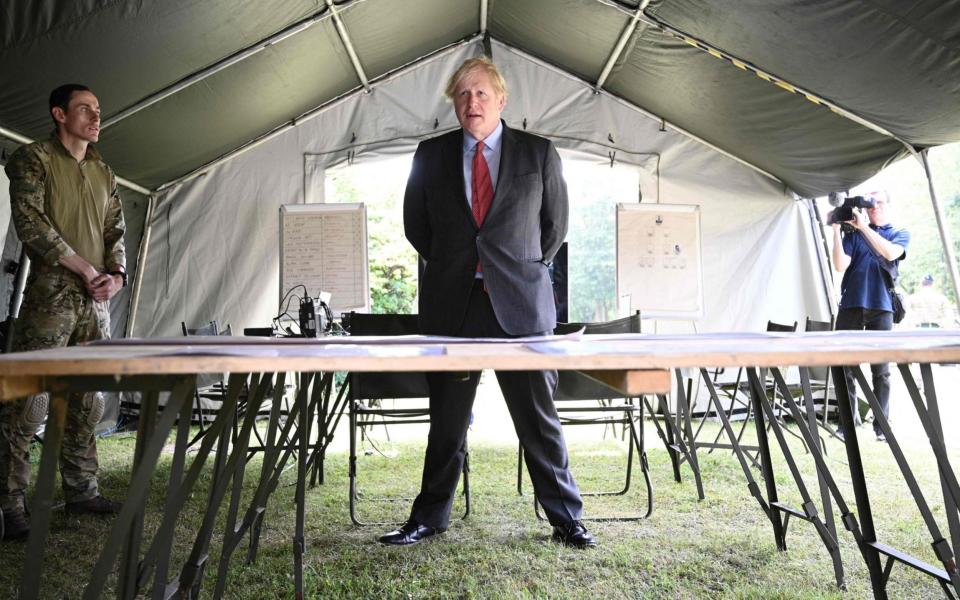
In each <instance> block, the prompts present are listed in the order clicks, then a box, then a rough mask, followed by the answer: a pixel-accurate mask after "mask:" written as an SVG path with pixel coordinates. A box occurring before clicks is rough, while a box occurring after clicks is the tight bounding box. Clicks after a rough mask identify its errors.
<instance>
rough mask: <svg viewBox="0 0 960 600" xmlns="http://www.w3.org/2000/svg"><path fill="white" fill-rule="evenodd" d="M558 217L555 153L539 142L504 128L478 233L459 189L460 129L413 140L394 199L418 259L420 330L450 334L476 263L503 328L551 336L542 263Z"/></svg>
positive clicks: (556, 244)
mask: <svg viewBox="0 0 960 600" xmlns="http://www.w3.org/2000/svg"><path fill="white" fill-rule="evenodd" d="M568 214H569V206H568V200H567V186H566V183H565V182H564V180H563V173H562V171H561V164H560V156H559V155H558V154H557V151H556V149H555V148H554V147H553V144H552V143H551V142H550V141H549V140H547V139H545V138H542V137H539V136H536V135H532V134H529V133H525V132H522V131H517V130H514V129H510V128H509V127H507V126H506V125H504V127H503V137H502V146H501V149H500V173H499V176H498V178H497V189H496V190H495V191H494V196H493V203H492V204H491V206H490V210H489V212H488V213H487V216H486V218H485V219H484V222H483V226H481V227H478V226H477V224H476V222H475V221H474V218H473V214H472V213H471V211H470V207H469V205H468V204H467V198H466V192H465V191H464V180H463V131H462V130H457V131H454V132H451V133H447V134H444V135H441V136H438V137H435V138H432V139H429V140H426V141H424V142H422V143H421V144H420V145H419V147H418V148H417V152H416V155H415V156H414V158H413V167H412V169H411V171H410V178H409V180H408V181H407V189H406V194H405V195H404V201H403V225H404V231H405V233H406V236H407V239H408V240H409V241H410V243H411V244H412V245H413V247H414V248H415V249H416V250H417V252H418V253H419V254H420V256H421V257H422V258H423V259H424V261H425V262H426V266H425V268H424V269H423V272H422V276H421V280H420V328H421V331H422V332H423V333H425V334H431V335H455V334H456V333H457V331H458V330H459V329H460V326H461V324H462V323H463V318H464V314H465V312H466V308H467V301H468V300H469V298H470V291H471V287H472V286H473V280H474V273H475V269H476V264H477V259H478V257H479V260H480V262H481V264H482V265H483V277H484V280H485V283H486V289H487V293H488V294H489V295H490V301H491V303H492V305H493V309H494V312H495V313H496V316H497V320H498V321H499V323H500V326H501V327H502V328H503V330H504V331H506V332H507V333H508V334H510V335H527V334H534V333H540V332H545V331H552V330H553V328H554V326H555V325H556V307H555V305H554V297H553V289H552V287H551V284H550V277H549V274H548V271H547V263H548V262H549V261H551V260H552V259H553V257H554V255H555V254H556V252H557V250H558V249H559V248H560V244H562V243H563V239H564V237H565V236H566V233H567V220H568Z"/></svg>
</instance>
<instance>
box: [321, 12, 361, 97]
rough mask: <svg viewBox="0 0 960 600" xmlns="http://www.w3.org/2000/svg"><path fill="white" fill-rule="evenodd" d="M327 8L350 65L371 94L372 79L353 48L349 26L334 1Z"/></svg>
mask: <svg viewBox="0 0 960 600" xmlns="http://www.w3.org/2000/svg"><path fill="white" fill-rule="evenodd" d="M327 8H329V9H330V14H331V16H333V24H334V25H336V27H337V33H338V34H339V35H340V41H341V42H342V43H343V47H344V48H346V50H347V55H349V56H350V63H351V64H352V65H353V70H354V71H356V73H357V78H358V79H360V85H362V86H363V89H364V90H365V91H366V92H367V93H370V79H369V78H368V77H367V74H366V72H364V70H363V65H361V64H360V57H359V56H357V51H356V50H354V48H353V42H351V41H350V34H349V33H347V26H346V25H344V24H343V19H341V18H340V13H339V10H340V9H339V8H338V7H337V6H336V5H335V4H334V3H333V0H327Z"/></svg>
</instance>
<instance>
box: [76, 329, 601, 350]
mask: <svg viewBox="0 0 960 600" xmlns="http://www.w3.org/2000/svg"><path fill="white" fill-rule="evenodd" d="M582 335H583V329H579V330H577V331H574V332H572V333H568V334H566V335H548V336H527V337H516V338H463V337H447V336H439V335H357V336H350V335H343V336H329V337H320V338H263V337H246V336H229V335H219V336H217V335H210V336H189V337H167V338H122V339H114V340H97V341H95V342H91V345H97V346H244V347H254V346H277V347H281V346H288V347H309V346H341V345H347V346H349V345H356V346H394V345H406V344H414V345H435V344H444V345H446V344H476V343H484V344H523V343H528V342H542V341H559V340H579V339H580V337H581V336H582Z"/></svg>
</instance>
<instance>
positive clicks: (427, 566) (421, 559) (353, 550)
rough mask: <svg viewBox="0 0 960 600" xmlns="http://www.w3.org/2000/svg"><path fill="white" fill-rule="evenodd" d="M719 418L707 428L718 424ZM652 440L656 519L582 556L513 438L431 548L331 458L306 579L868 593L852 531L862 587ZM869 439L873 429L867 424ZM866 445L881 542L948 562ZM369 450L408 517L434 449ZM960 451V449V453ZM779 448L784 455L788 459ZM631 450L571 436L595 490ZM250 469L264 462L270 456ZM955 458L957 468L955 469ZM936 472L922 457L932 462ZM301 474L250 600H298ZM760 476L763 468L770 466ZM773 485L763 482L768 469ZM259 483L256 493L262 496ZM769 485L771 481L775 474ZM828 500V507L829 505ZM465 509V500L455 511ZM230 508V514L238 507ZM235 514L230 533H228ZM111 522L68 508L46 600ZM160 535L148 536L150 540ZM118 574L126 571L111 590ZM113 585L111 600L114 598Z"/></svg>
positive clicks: (109, 466)
mask: <svg viewBox="0 0 960 600" xmlns="http://www.w3.org/2000/svg"><path fill="white" fill-rule="evenodd" d="M711 427H714V426H712V425H708V426H707V429H706V431H705V434H706V435H711V438H712V433H713V432H715V431H716V429H715V428H714V429H711ZM647 432H648V438H647V446H648V448H649V449H650V450H649V456H650V468H651V474H652V478H653V485H654V513H653V515H652V516H651V517H650V518H649V519H647V520H642V521H635V522H609V523H593V524H591V523H589V522H588V525H589V526H590V529H591V531H593V532H594V533H596V535H597V536H598V538H599V540H600V546H599V547H598V548H597V549H595V550H589V551H576V550H571V549H567V548H564V547H561V546H558V545H556V544H553V543H551V542H550V541H549V533H550V530H549V527H548V526H547V525H545V524H544V523H542V522H538V521H537V520H536V518H535V517H534V514H533V510H532V499H531V496H530V495H529V490H530V486H529V482H527V483H526V487H525V489H526V491H527V493H526V494H525V495H524V496H520V495H518V494H517V491H516V450H515V448H514V447H513V446H511V445H506V444H490V443H486V444H480V445H475V447H474V448H472V455H471V462H472V466H473V470H472V474H471V477H472V487H473V506H472V513H471V515H470V517H469V518H468V519H467V520H465V521H455V522H454V523H453V524H452V526H451V528H450V530H449V531H448V532H447V533H446V534H444V535H443V536H440V537H439V538H436V539H435V540H431V541H430V542H428V543H424V544H421V545H419V546H415V547H411V548H390V547H383V546H381V545H379V544H378V543H377V542H376V541H375V538H376V536H377V535H378V534H379V533H382V532H383V531H384V530H385V529H386V528H384V527H356V526H353V525H351V523H350V519H349V515H348V511H347V458H346V456H345V455H344V454H342V453H335V454H333V455H332V456H330V457H329V458H328V461H327V469H326V474H327V477H326V483H325V485H323V486H320V487H317V488H315V489H313V490H308V492H307V501H308V507H307V521H306V522H307V525H306V537H307V555H306V560H305V585H306V591H307V596H308V597H311V598H435V597H458V598H474V597H475V598H487V597H508V598H540V597H544V598H764V599H767V598H867V597H870V596H871V592H870V585H869V578H868V576H867V572H866V569H865V567H864V566H863V562H862V560H861V558H860V554H859V552H858V551H857V549H856V546H855V544H854V542H853V539H852V537H851V535H850V534H849V533H847V532H846V531H844V530H842V528H841V532H840V543H841V550H842V556H843V564H844V568H845V570H846V578H847V582H848V586H847V589H846V590H845V591H842V590H839V589H838V588H837V586H836V583H835V581H834V578H833V569H832V564H831V561H830V559H829V556H828V554H827V552H826V551H825V549H824V548H823V546H822V545H821V543H820V540H819V538H818V536H817V535H816V532H815V531H814V529H813V528H812V526H810V525H809V524H807V523H804V522H801V521H798V520H793V521H792V522H791V523H790V527H789V534H788V538H787V543H788V547H789V549H788V551H787V552H778V551H777V550H776V547H775V545H774V542H773V535H772V532H771V527H770V524H769V522H768V521H767V520H766V518H765V516H764V514H763V513H762V511H761V510H760V507H759V506H758V505H757V503H756V501H755V500H754V499H753V498H752V497H751V496H750V495H749V493H748V490H747V487H746V484H745V480H744V477H743V474H742V472H741V471H740V467H739V464H738V463H737V461H736V460H735V459H734V458H733V457H732V456H731V455H730V454H729V453H725V452H720V451H717V452H714V453H712V454H707V453H705V452H701V465H702V469H703V473H704V486H705V491H706V499H705V500H703V501H697V499H696V490H695V487H694V484H693V478H692V476H691V475H690V472H689V470H688V469H687V468H686V467H684V468H683V474H684V481H683V482H682V483H675V482H674V481H673V477H672V471H671V468H670V463H669V459H668V456H667V454H666V452H665V451H664V450H663V448H662V445H661V444H660V441H659V439H657V438H656V436H655V435H654V434H653V428H652V426H651V425H650V424H647ZM865 433H866V431H865ZM865 437H866V441H864V442H863V443H862V444H863V450H864V456H865V463H866V465H867V469H868V474H867V476H868V481H869V483H870V486H871V497H872V500H873V502H874V515H875V519H876V521H877V529H878V532H879V537H880V539H881V541H884V542H886V543H888V544H890V545H893V546H895V547H897V548H899V549H901V550H904V551H908V552H910V553H913V554H915V555H917V556H920V557H922V558H923V559H924V560H927V561H928V562H931V563H934V562H935V559H934V557H933V554H932V551H931V549H930V540H931V538H930V536H929V534H928V533H927V530H926V528H925V526H924V524H923V521H922V520H921V519H920V516H919V513H918V512H917V511H916V509H915V508H914V507H913V503H912V501H911V500H910V497H909V494H908V491H907V489H906V486H905V484H904V483H903V481H902V478H901V477H900V476H899V472H898V471H897V470H896V466H895V463H894V461H893V458H892V457H891V455H890V452H889V450H888V448H887V447H886V445H884V444H881V443H878V442H875V441H873V440H872V436H865ZM134 442H135V440H134V438H133V437H132V436H129V435H118V436H114V437H111V438H107V439H103V440H100V442H99V444H100V455H101V463H102V467H101V470H102V476H101V485H102V487H103V491H104V493H105V494H106V495H108V496H110V497H114V498H123V496H124V495H125V493H126V481H127V480H128V478H129V470H130V467H131V457H132V454H133V447H134ZM828 444H829V456H830V459H829V460H830V463H831V465H832V468H833V472H834V473H835V474H836V475H837V476H838V479H839V480H840V485H841V487H842V489H843V491H844V494H845V498H846V499H847V501H848V502H849V503H850V504H851V505H853V494H852V491H851V489H850V486H849V478H848V476H846V475H845V465H844V464H843V460H842V459H843V458H844V454H843V449H842V446H841V445H840V443H839V442H837V441H835V440H831V441H830V442H828ZM378 448H379V449H380V450H381V451H382V452H383V454H385V455H386V456H384V455H382V454H380V453H378V452H372V453H371V454H368V455H365V456H362V457H361V458H360V464H359V470H360V477H361V481H362V484H361V485H362V489H363V490H366V491H367V493H366V494H365V498H364V499H365V502H364V504H363V505H362V508H361V510H362V513H363V516H364V517H365V518H367V519H371V520H372V519H384V518H385V519H392V520H402V519H403V518H404V517H405V516H406V514H407V510H408V508H409V504H408V502H405V501H404V502H400V503H380V502H375V501H372V500H370V499H369V496H370V495H372V494H373V493H377V494H379V493H381V492H383V491H386V492H389V493H396V494H400V495H403V494H407V495H410V494H413V493H414V492H415V488H416V486H417V483H418V482H419V471H420V466H421V461H422V445H421V444H412V443H407V442H405V443H398V444H392V443H388V442H386V441H385V440H381V441H380V442H379V443H378ZM794 451H795V453H796V454H797V455H798V456H799V457H800V464H801V468H802V469H803V472H804V473H806V474H807V483H808V484H809V485H811V486H812V490H813V492H814V493H816V480H815V478H812V477H811V475H812V474H813V472H814V471H813V463H812V460H811V459H810V458H809V455H806V454H804V452H803V449H802V448H801V447H800V446H799V444H798V443H796V442H795V441H794ZM952 452H953V454H954V457H953V458H954V460H956V454H957V453H956V451H952ZM776 456H779V454H778V453H777V454H776ZM908 457H909V459H910V460H911V464H913V465H915V466H918V468H917V473H918V475H919V477H920V480H921V484H922V486H923V488H924V490H925V491H926V492H927V494H928V498H929V499H931V503H932V505H933V509H934V511H935V513H936V514H937V515H938V518H939V520H940V526H941V528H942V530H943V531H944V532H946V531H947V529H946V523H945V518H944V515H943V505H942V502H938V501H936V500H934V499H935V498H936V497H938V496H939V482H938V480H937V477H936V471H935V469H932V468H930V465H931V463H932V457H931V456H930V455H929V451H927V452H923V451H922V449H920V448H916V449H910V450H909V451H908ZM169 460H170V457H169V456H166V457H165V458H164V462H163V464H162V465H161V467H160V468H159V469H158V472H157V474H156V477H155V478H154V483H153V486H152V488H151V492H150V497H149V503H148V507H147V526H146V527H147V530H148V532H150V531H152V529H153V528H155V527H156V526H157V525H158V523H159V518H160V514H161V510H162V505H163V500H164V497H165V481H166V478H167V476H168V473H169ZM623 460H624V450H623V445H622V444H621V443H620V442H619V441H616V440H612V439H607V440H605V441H600V442H583V441H574V442H571V465H572V468H573V470H574V474H575V476H576V477H577V479H578V481H579V483H580V486H581V488H582V489H583V490H584V491H589V490H591V489H594V490H596V489H603V488H606V489H610V488H615V487H617V485H618V484H619V483H621V482H622V480H621V479H620V478H621V477H622V473H621V469H622V467H623ZM254 462H255V464H254V465H252V467H251V469H250V470H249V471H248V472H249V473H254V472H257V471H256V467H258V466H259V459H255V461H254ZM776 462H777V467H776V468H777V482H778V485H779V487H780V491H781V498H783V499H786V500H787V501H788V502H791V503H792V504H793V505H794V506H799V494H798V493H796V491H795V489H796V488H795V486H794V485H793V483H792V480H791V478H790V476H789V472H788V470H787V468H786V465H785V463H783V462H782V460H777V461H776ZM954 464H956V463H954ZM921 465H922V466H921ZM209 474H210V473H209V470H208V471H207V473H206V475H207V479H205V480H203V481H202V482H201V483H202V485H201V489H199V490H198V491H196V492H195V493H194V494H193V497H192V498H191V500H190V505H189V506H188V507H187V509H186V510H185V511H184V516H183V518H182V519H181V520H180V522H179V523H178V532H179V533H180V534H182V536H183V538H182V539H188V540H189V536H191V535H192V534H193V532H195V531H196V530H197V529H198V528H199V524H200V518H201V515H202V509H203V506H204V505H205V501H206V495H205V489H206V486H207V485H209ZM295 475H296V471H295V469H291V470H288V471H287V472H285V473H284V475H283V476H282V478H281V483H280V487H279V488H278V490H277V492H276V494H274V496H273V497H272V498H271V501H270V505H269V507H268V510H267V517H266V522H265V526H264V530H263V535H262V538H261V545H260V553H259V556H258V559H257V561H256V562H255V563H254V564H251V565H246V564H244V557H245V548H244V547H241V548H240V549H238V551H237V552H236V553H235V554H234V558H233V561H232V563H231V564H232V567H231V571H230V576H229V579H228V587H227V592H226V597H228V598H240V599H248V598H249V599H261V598H292V597H293V595H294V594H293V589H294V588H293V579H292V574H291V573H292V563H293V561H292V549H291V547H292V543H291V536H292V533H293V530H294V511H293V496H294V489H295V488H294V483H295ZM755 475H756V474H755ZM757 477H758V479H759V476H758V475H757ZM254 483H255V482H254V481H253V478H251V477H248V478H247V480H246V483H245V484H246V488H247V493H248V495H249V494H251V493H252V489H253V486H254ZM761 485H762V482H761ZM644 503H645V494H644V490H643V485H642V479H640V478H639V477H635V480H634V485H633V486H632V489H631V491H630V492H629V493H628V494H627V495H626V496H625V497H617V498H615V499H610V498H605V499H597V498H588V499H587V512H588V514H598V513H599V512H605V513H609V512H617V511H620V513H621V514H626V513H630V512H637V511H641V512H642V509H643V508H644V506H645V504H644ZM818 503H819V502H818ZM454 511H455V514H457V513H458V511H460V512H462V500H458V505H457V506H455V508H454ZM224 512H225V511H221V513H224ZM222 519H223V515H222V514H221V527H220V529H222ZM109 526H110V521H109V520H100V519H97V518H90V517H68V516H67V515H65V514H64V512H63V511H62V510H56V511H55V513H54V521H53V525H52V532H51V536H50V542H49V545H48V547H47V562H46V566H45V572H44V579H43V594H42V595H43V597H45V598H76V597H79V596H80V595H81V593H82V587H83V583H84V581H85V580H86V577H87V576H88V574H89V572H90V570H91V569H92V566H93V564H94V563H95V561H96V556H97V552H98V549H99V547H100V544H101V543H102V540H104V539H105V537H106V535H107V533H108V531H109ZM148 537H149V536H148ZM220 545H221V539H220V537H219V536H215V537H214V539H213V543H212V546H211V549H210V560H211V561H212V562H213V565H212V566H211V567H210V568H208V569H207V572H206V580H205V583H204V588H203V592H202V593H203V596H202V597H209V596H210V594H211V593H212V589H213V577H214V576H215V573H216V562H217V561H218V560H219V557H220ZM24 549H25V544H22V543H5V544H3V545H2V546H0V597H7V596H9V597H15V590H16V585H17V584H16V582H17V580H18V578H19V574H20V571H21V568H22V562H23V553H24ZM189 550H190V547H189V545H188V544H187V543H181V544H179V545H178V546H177V547H176V550H175V556H174V560H173V561H172V564H173V565H174V566H179V565H181V564H182V563H183V561H184V559H185V557H186V555H187V553H188V552H189ZM114 582H115V580H113V579H111V582H110V585H113V584H114ZM888 591H889V593H890V597H891V598H937V597H941V594H942V592H941V591H940V588H939V586H938V585H937V584H936V583H935V582H934V581H933V580H932V579H930V578H928V577H925V576H922V575H920V574H919V573H916V572H914V571H912V570H910V569H907V568H905V567H903V566H897V567H896V568H894V570H893V573H892V575H891V577H890V582H889V586H888ZM113 593H114V592H113V591H112V590H107V591H106V592H105V596H112V595H113Z"/></svg>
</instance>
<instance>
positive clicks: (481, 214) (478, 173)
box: [470, 142, 493, 227]
mask: <svg viewBox="0 0 960 600" xmlns="http://www.w3.org/2000/svg"><path fill="white" fill-rule="evenodd" d="M471 186H472V187H471V188H470V189H471V191H472V192H473V199H472V204H473V218H474V220H476V222H477V226H478V227H479V226H480V225H483V219H484V218H485V217H486V216H487V211H488V210H490V203H491V202H493V182H492V181H490V169H489V168H487V161H486V159H484V158H483V142H477V152H476V154H474V155H473V181H472V182H471Z"/></svg>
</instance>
